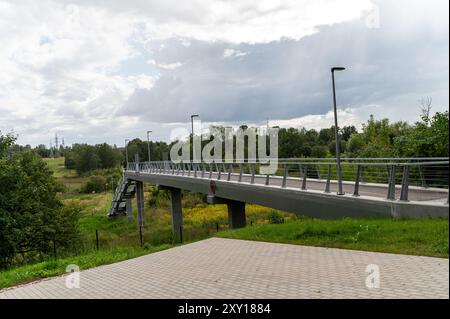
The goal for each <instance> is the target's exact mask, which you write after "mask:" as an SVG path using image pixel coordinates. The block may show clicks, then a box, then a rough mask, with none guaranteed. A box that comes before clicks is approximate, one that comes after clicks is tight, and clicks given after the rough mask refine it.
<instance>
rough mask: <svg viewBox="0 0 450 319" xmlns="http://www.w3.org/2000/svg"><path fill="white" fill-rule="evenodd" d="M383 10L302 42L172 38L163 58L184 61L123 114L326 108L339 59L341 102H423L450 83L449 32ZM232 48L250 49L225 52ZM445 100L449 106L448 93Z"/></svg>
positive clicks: (282, 115) (167, 117) (232, 114)
mask: <svg viewBox="0 0 450 319" xmlns="http://www.w3.org/2000/svg"><path fill="white" fill-rule="evenodd" d="M380 8H381V9H380V11H381V13H382V15H381V18H382V19H381V23H382V25H381V28H379V29H369V28H367V27H366V25H365V23H364V20H363V19H361V20H355V21H350V22H346V23H341V24H338V25H334V26H324V27H321V28H320V32H318V33H316V34H314V35H311V36H308V37H305V38H303V39H302V40H300V41H290V40H282V41H277V42H271V43H268V44H255V45H249V44H241V45H234V46H230V45H227V44H226V43H217V42H214V43H205V42H200V41H191V45H190V46H188V47H185V46H183V45H182V44H181V40H171V41H165V48H164V49H163V50H160V51H155V52H154V58H155V60H157V61H158V62H159V61H161V62H163V63H172V62H176V61H180V62H182V63H184V65H183V66H181V67H179V68H177V69H175V70H169V71H162V74H161V77H160V79H159V80H158V81H157V82H156V83H155V86H154V87H153V88H152V89H150V90H145V89H140V90H137V91H136V92H135V93H134V94H133V96H131V97H130V98H129V100H128V101H127V102H126V104H125V105H124V107H123V108H122V109H121V110H120V113H119V114H132V115H139V116H144V117H148V118H151V119H152V120H154V121H158V122H175V121H183V120H184V121H185V120H186V119H187V118H188V116H189V114H191V113H199V114H201V115H202V119H203V120H205V121H240V120H251V121H256V120H264V119H266V118H276V119H287V118H292V117H298V116H303V115H307V114H323V113H326V112H327V111H329V110H330V105H331V83H330V81H331V80H330V67H331V66H333V65H344V66H346V67H348V71H346V72H342V73H339V74H337V87H338V98H339V103H340V104H341V106H342V107H344V106H345V107H347V106H351V107H359V106H364V105H368V104H381V105H383V106H384V107H386V108H396V109H397V110H399V112H398V114H402V112H404V110H405V108H407V107H408V106H412V105H414V106H415V105H417V97H420V96H423V95H430V94H433V92H438V91H442V90H446V88H448V66H449V65H448V31H446V32H445V31H442V32H436V31H435V30H433V29H432V28H431V27H430V26H429V25H428V24H427V20H424V21H418V23H420V24H421V26H420V27H416V26H415V27H414V28H413V29H411V28H406V27H405V26H403V25H401V26H398V24H397V23H398V21H397V20H396V17H397V13H398V12H395V11H394V12H392V10H390V7H389V4H386V2H382V3H381V5H380ZM396 9H398V8H396ZM404 10H407V8H406V9H404ZM383 13H384V15H383ZM155 45H157V43H155ZM230 47H231V48H233V49H236V50H239V51H242V52H248V55H246V56H241V57H233V58H228V59H223V51H224V50H225V49H226V48H230ZM402 96H403V97H404V98H403V99H402V98H399V97H402ZM438 98H439V99H438V101H436V102H437V103H440V104H441V105H448V96H447V97H445V96H442V94H441V95H439V97H438ZM392 103H395V104H392Z"/></svg>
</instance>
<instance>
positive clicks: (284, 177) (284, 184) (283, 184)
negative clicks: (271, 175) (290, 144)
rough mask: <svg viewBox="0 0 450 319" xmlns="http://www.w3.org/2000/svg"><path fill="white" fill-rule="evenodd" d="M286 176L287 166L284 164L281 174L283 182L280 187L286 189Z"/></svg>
mask: <svg viewBox="0 0 450 319" xmlns="http://www.w3.org/2000/svg"><path fill="white" fill-rule="evenodd" d="M287 175H288V166H287V164H284V172H283V182H282V183H281V187H283V188H284V187H286V180H287Z"/></svg>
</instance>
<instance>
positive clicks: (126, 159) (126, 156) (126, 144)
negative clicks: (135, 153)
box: [125, 139, 130, 169]
mask: <svg viewBox="0 0 450 319" xmlns="http://www.w3.org/2000/svg"><path fill="white" fill-rule="evenodd" d="M129 141H130V140H129V139H125V163H126V169H128V142H129Z"/></svg>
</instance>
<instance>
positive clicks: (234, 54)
mask: <svg viewBox="0 0 450 319" xmlns="http://www.w3.org/2000/svg"><path fill="white" fill-rule="evenodd" d="M247 54H248V52H241V51H239V50H235V49H230V48H227V49H225V50H224V51H223V57H224V58H225V59H226V58H230V57H241V56H246V55H247Z"/></svg>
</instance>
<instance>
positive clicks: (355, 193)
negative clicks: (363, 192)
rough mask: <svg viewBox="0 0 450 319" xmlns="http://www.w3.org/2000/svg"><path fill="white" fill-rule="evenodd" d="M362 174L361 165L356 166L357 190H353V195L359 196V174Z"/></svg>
mask: <svg viewBox="0 0 450 319" xmlns="http://www.w3.org/2000/svg"><path fill="white" fill-rule="evenodd" d="M360 175H361V165H358V166H357V168H356V177H355V191H354V192H353V196H359V176H360Z"/></svg>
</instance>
